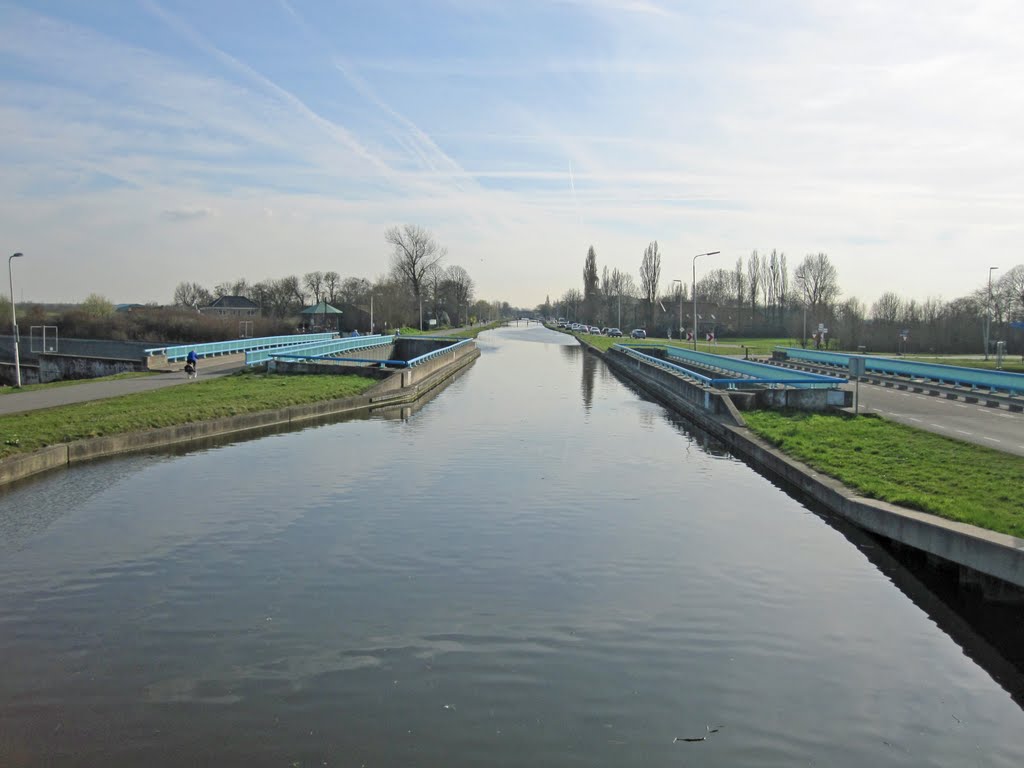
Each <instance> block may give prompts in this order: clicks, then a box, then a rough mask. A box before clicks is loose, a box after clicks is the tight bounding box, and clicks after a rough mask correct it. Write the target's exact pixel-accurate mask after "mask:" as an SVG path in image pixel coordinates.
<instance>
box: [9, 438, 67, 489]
mask: <svg viewBox="0 0 1024 768" xmlns="http://www.w3.org/2000/svg"><path fill="white" fill-rule="evenodd" d="M67 463H68V447H67V445H64V444H62V445H51V446H50V447H48V448H42V449H40V450H38V451H34V452H32V453H27V454H22V455H20V456H11V457H9V458H7V459H4V460H3V461H0V485H6V484H7V483H13V482H14V481H15V480H21V479H22V478H25V477H30V476H32V475H36V474H39V473H40V472H46V471H47V470H51V469H56V468H57V467H63V466H66V465H67Z"/></svg>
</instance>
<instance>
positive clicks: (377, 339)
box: [245, 335, 395, 365]
mask: <svg viewBox="0 0 1024 768" xmlns="http://www.w3.org/2000/svg"><path fill="white" fill-rule="evenodd" d="M394 339H395V337H394V336H379V335H378V336H347V337H345V338H343V339H339V338H334V339H331V340H330V341H322V342H320V343H316V344H303V345H301V346H286V347H277V348H275V349H262V350H255V351H253V352H246V354H245V364H246V365H257V364H258V363H264V362H266V361H267V360H269V359H271V358H283V359H289V360H316V359H322V358H326V357H332V356H334V355H337V354H338V353H339V352H348V351H349V350H353V349H369V348H371V347H382V346H385V345H387V344H391V343H392V342H393V341H394Z"/></svg>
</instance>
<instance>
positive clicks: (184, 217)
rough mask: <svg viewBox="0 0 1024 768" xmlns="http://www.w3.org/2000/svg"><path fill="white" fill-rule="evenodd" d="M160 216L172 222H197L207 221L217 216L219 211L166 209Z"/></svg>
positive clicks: (208, 209)
mask: <svg viewBox="0 0 1024 768" xmlns="http://www.w3.org/2000/svg"><path fill="white" fill-rule="evenodd" d="M160 215H161V216H163V217H164V218H165V219H168V220H170V221H195V220H196V219H205V218H208V217H211V216H216V215H217V210H216V209H214V208H204V207H197V208H189V207H184V208H165V209H164V210H162V211H160Z"/></svg>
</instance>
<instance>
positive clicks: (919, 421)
mask: <svg viewBox="0 0 1024 768" xmlns="http://www.w3.org/2000/svg"><path fill="white" fill-rule="evenodd" d="M907 418H909V419H910V420H911V421H916V422H917V423H918V424H920V423H921V420H920V419H915V418H914V417H913V416H908V417H907Z"/></svg>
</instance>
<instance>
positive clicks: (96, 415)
mask: <svg viewBox="0 0 1024 768" xmlns="http://www.w3.org/2000/svg"><path fill="white" fill-rule="evenodd" d="M376 383H377V382H376V381H375V380H374V379H369V378H364V377H362V376H313V375H311V376H274V375H270V374H265V373H256V372H251V371H243V372H240V373H237V374H233V375H231V376H224V377H222V378H217V379H211V380H209V381H201V380H200V381H195V382H190V383H185V384H181V385H179V386H174V387H167V388H165V389H159V390H155V391H153V392H140V393H136V394H131V395H123V396H121V397H112V398H107V399H105V400H92V401H90V402H86V403H75V404H74V405H63V406H59V407H56V408H46V409H42V410H37V411H28V412H26V413H14V414H10V415H7V416H0V458H4V457H6V456H11V455H13V454H16V453H28V452H31V451H35V450H38V449H40V448H45V447H46V446H48V445H55V444H57V443H67V442H71V441H73V440H82V439H85V438H89V437H103V436H106V435H117V434H124V433H127V432H139V431H143V430H147V429H154V428H157V427H169V426H174V425H177V424H187V423H189V422H193V421H209V420H211V419H219V418H222V417H225V416H236V415H238V414H243V413H256V412H258V411H269V410H273V409H276V408H286V407H288V406H292V405H303V404H306V403H314V402H319V401H322V400H333V399H336V398H342V397H352V396H354V395H358V394H361V393H362V392H365V391H366V390H367V389H369V388H370V387H372V386H373V385H374V384H376Z"/></svg>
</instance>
